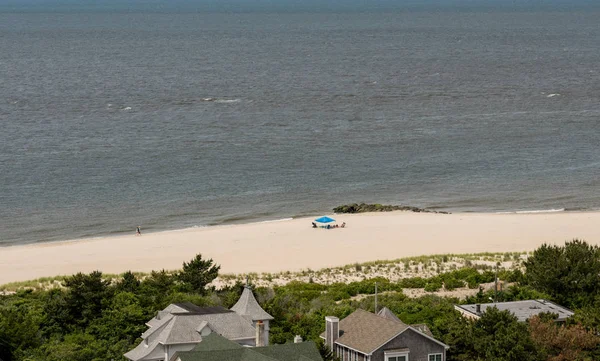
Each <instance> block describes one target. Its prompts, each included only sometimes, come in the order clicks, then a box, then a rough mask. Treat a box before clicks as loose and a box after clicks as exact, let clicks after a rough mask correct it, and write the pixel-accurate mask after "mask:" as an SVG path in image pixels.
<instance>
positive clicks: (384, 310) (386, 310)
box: [377, 307, 402, 322]
mask: <svg viewBox="0 0 600 361" xmlns="http://www.w3.org/2000/svg"><path fill="white" fill-rule="evenodd" d="M377 315H378V316H381V317H383V318H387V319H388V320H392V321H398V322H402V321H400V319H399V318H398V316H396V315H395V314H394V313H393V312H392V311H391V310H390V309H389V308H387V307H384V308H382V309H381V310H379V312H377Z"/></svg>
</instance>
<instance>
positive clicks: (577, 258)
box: [525, 240, 600, 308]
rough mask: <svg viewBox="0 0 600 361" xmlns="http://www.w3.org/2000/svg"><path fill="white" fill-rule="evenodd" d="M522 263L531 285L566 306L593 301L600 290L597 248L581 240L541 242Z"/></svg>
mask: <svg viewBox="0 0 600 361" xmlns="http://www.w3.org/2000/svg"><path fill="white" fill-rule="evenodd" d="M525 267H526V270H527V272H526V274H525V279H526V282H527V283H528V284H529V285H531V287H533V288H534V289H536V290H538V291H541V292H544V293H547V294H549V295H550V296H551V297H552V299H553V300H555V301H557V302H558V303H560V304H561V305H564V306H567V307H571V308H577V307H581V306H583V305H586V304H589V303H591V302H593V300H594V297H595V296H596V295H597V294H598V291H599V290H600V277H598V275H599V274H600V249H599V248H598V246H592V245H589V244H588V243H586V242H584V241H579V240H573V241H572V242H566V244H565V245H564V246H555V245H547V244H544V245H542V246H541V247H540V248H538V249H536V250H535V252H533V256H531V257H529V258H528V259H527V261H526V262H525Z"/></svg>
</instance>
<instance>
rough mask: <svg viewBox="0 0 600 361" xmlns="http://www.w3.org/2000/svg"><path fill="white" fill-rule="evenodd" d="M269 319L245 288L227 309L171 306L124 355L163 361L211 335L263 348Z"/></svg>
mask: <svg viewBox="0 0 600 361" xmlns="http://www.w3.org/2000/svg"><path fill="white" fill-rule="evenodd" d="M272 319H273V317H272V316H271V315H269V314H268V313H266V312H265V311H264V310H263V309H262V308H261V307H260V305H259V304H258V302H257V301H256V299H255V298H254V295H253V294H252V290H250V289H249V288H248V287H244V291H243V292H242V296H241V297H240V300H239V301H238V303H236V305H235V306H234V307H232V309H230V310H228V309H226V308H223V307H220V306H217V307H198V306H196V305H194V304H192V303H190V302H183V303H174V304H171V305H169V306H167V308H165V309H164V310H162V311H159V312H158V313H157V315H156V317H154V318H153V319H151V320H150V321H148V322H147V323H146V325H147V326H148V327H149V328H148V330H146V332H144V333H143V334H142V336H141V337H142V342H141V343H140V344H139V345H138V346H137V347H136V348H134V349H133V350H131V351H129V352H127V353H126V354H125V355H124V356H125V357H126V358H128V359H129V360H132V361H167V360H169V359H171V357H173V355H174V354H175V353H176V352H178V351H190V350H192V349H193V348H194V347H195V346H196V345H198V344H199V343H201V342H203V340H204V338H205V337H207V336H208V335H210V334H213V333H216V334H218V335H221V336H222V337H225V338H226V339H228V340H231V341H233V342H235V343H236V344H239V345H241V346H249V347H254V346H264V345H266V344H268V340H269V328H268V325H269V321H270V320H272Z"/></svg>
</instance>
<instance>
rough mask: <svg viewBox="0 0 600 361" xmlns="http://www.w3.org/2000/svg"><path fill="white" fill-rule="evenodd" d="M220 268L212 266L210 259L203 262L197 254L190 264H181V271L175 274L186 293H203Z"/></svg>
mask: <svg viewBox="0 0 600 361" xmlns="http://www.w3.org/2000/svg"><path fill="white" fill-rule="evenodd" d="M219 269H221V266H219V265H215V264H213V260H212V259H208V260H203V259H202V255H200V254H198V255H196V257H194V259H193V260H191V261H190V262H184V263H183V269H182V270H181V271H180V272H179V273H177V279H178V280H179V281H181V283H182V285H183V288H184V289H185V290H186V291H188V292H190V291H191V292H198V293H205V288H206V285H208V284H209V283H211V282H212V281H213V280H214V279H215V278H217V276H218V275H219Z"/></svg>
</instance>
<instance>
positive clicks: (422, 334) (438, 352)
mask: <svg viewBox="0 0 600 361" xmlns="http://www.w3.org/2000/svg"><path fill="white" fill-rule="evenodd" d="M321 338H323V339H325V344H326V345H327V346H329V348H330V349H331V350H332V351H333V352H334V354H335V355H336V356H337V357H339V358H340V360H342V361H446V350H447V349H448V348H449V346H447V345H446V344H444V343H443V342H440V341H438V340H436V339H435V338H434V337H433V335H432V334H431V331H430V330H429V328H427V326H426V325H407V324H405V323H404V322H402V321H401V320H400V319H399V318H398V317H397V316H396V315H395V314H394V313H393V312H392V311H390V310H389V309H387V308H383V309H382V310H380V311H379V312H378V313H377V314H375V313H371V312H368V311H365V310H362V309H358V310H356V311H354V312H353V313H351V314H350V315H348V316H347V317H346V318H344V319H342V320H340V319H339V318H337V317H334V316H327V317H325V332H323V333H322V334H321Z"/></svg>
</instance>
